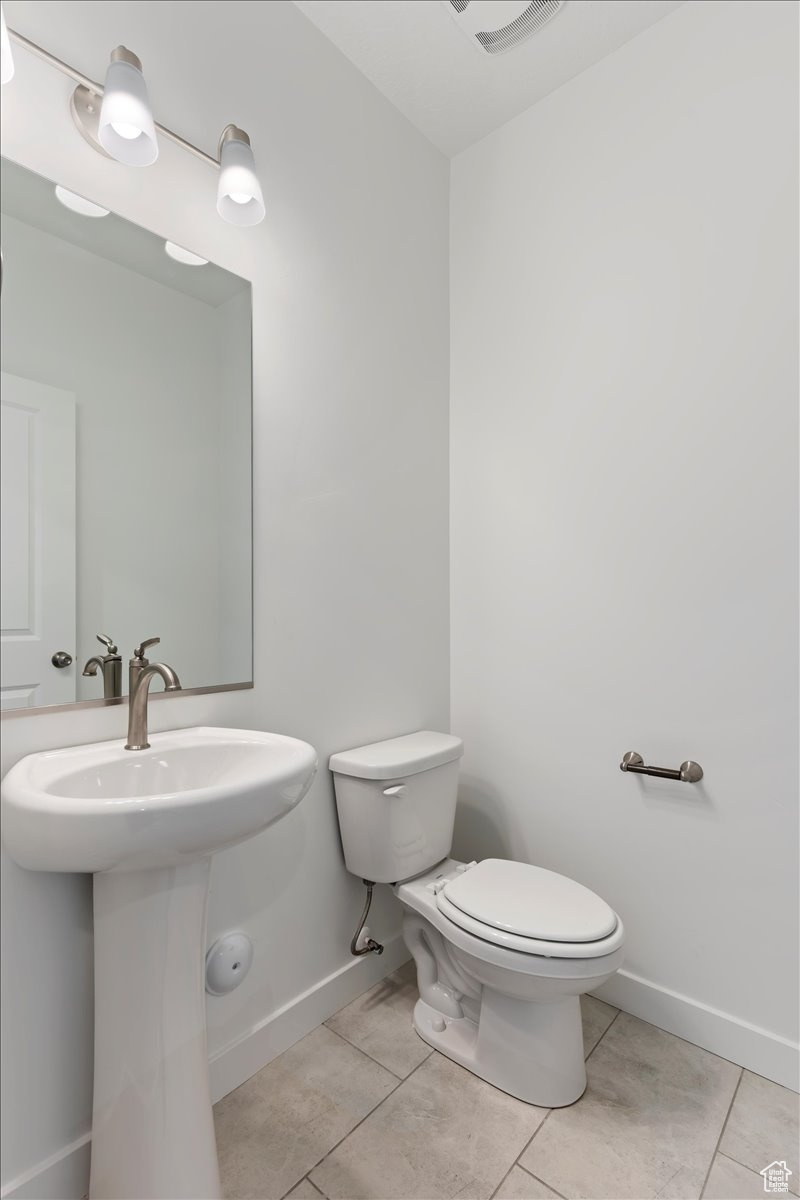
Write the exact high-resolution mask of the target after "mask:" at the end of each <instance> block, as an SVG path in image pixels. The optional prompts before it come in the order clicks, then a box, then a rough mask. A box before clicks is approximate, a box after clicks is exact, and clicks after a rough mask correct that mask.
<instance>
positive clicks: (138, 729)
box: [125, 638, 181, 750]
mask: <svg viewBox="0 0 800 1200" xmlns="http://www.w3.org/2000/svg"><path fill="white" fill-rule="evenodd" d="M160 641H161V638H147V640H146V641H144V642H142V644H141V646H137V647H136V649H135V650H134V652H133V658H132V659H131V660H130V662H129V663H128V740H127V742H126V743H125V749H126V750H148V749H149V748H150V743H149V742H148V740H147V700H148V697H149V695H150V684H151V683H152V682H153V680H154V679H155V677H156V675H159V676H160V677H161V679H163V680H164V691H166V692H179V691H180V690H181V681H180V679H179V678H178V675H177V672H176V671H173V669H172V667H168V666H167V664H166V663H151V662H150V661H149V660H148V659H146V658H145V656H144V652H145V650H146V649H147V647H148V646H157V645H158V643H159V642H160Z"/></svg>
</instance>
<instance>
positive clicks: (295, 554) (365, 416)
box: [2, 0, 448, 1198]
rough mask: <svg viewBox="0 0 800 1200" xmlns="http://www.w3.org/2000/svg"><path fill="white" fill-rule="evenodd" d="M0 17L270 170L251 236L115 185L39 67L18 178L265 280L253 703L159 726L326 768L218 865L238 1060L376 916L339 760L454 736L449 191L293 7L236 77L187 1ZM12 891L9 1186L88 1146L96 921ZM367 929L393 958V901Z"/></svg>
mask: <svg viewBox="0 0 800 1200" xmlns="http://www.w3.org/2000/svg"><path fill="white" fill-rule="evenodd" d="M4 8H5V10H6V17H7V20H8V23H9V24H10V25H11V26H12V27H18V28H19V29H20V30H21V31H22V32H23V33H25V34H27V35H28V36H30V37H33V38H34V39H35V40H38V41H40V42H42V43H43V44H44V45H46V46H47V47H48V48H49V49H51V50H52V51H53V52H54V53H56V54H58V55H59V56H61V57H63V58H65V59H67V60H69V61H71V62H73V63H74V64H75V65H76V66H78V67H80V68H82V69H84V70H86V71H87V72H89V73H92V74H94V75H98V74H102V72H103V70H104V65H105V63H106V61H107V56H108V53H109V50H110V49H111V48H112V47H113V46H115V45H117V44H118V43H119V42H121V41H124V42H125V43H126V44H127V45H129V46H131V47H133V48H134V49H135V50H136V52H137V53H138V54H139V55H140V56H141V58H142V59H143V61H144V64H145V70H146V73H147V76H148V80H149V81H150V88H151V96H152V99H153V103H154V106H155V108H156V111H157V114H158V116H159V118H160V119H162V120H164V121H166V122H167V123H168V124H170V125H172V126H173V127H174V128H175V129H177V130H179V131H181V132H182V133H184V134H185V135H186V136H188V137H190V138H192V139H193V140H195V141H196V142H197V143H199V144H201V145H203V146H205V147H208V148H212V147H214V146H215V145H216V140H217V137H218V134H219V132H220V130H221V129H222V128H223V126H224V125H225V124H226V123H227V122H229V121H231V120H233V121H236V122H237V123H239V124H241V125H242V126H243V127H244V128H246V129H247V130H248V132H249V133H250V135H251V137H252V140H253V145H254V148H255V152H256V154H257V156H258V159H259V162H260V165H261V172H262V180H263V185H264V192H265V197H266V202H267V218H266V220H265V221H264V223H263V224H262V225H261V226H259V227H258V228H257V229H255V230H237V229H234V228H233V227H231V226H229V225H226V224H224V223H223V222H222V221H221V220H220V219H219V218H218V217H217V215H216V211H215V208H214V186H215V180H214V177H213V173H212V172H210V171H209V169H208V168H207V167H206V166H204V164H202V163H200V162H197V161H196V160H194V159H192V158H191V157H189V156H188V155H186V154H182V153H181V152H180V151H179V150H178V149H177V148H175V147H173V146H172V145H170V144H169V143H162V146H161V154H160V157H159V160H158V163H157V164H155V165H154V166H152V167H149V168H148V169H147V170H146V171H141V172H136V171H133V170H130V169H126V168H124V167H121V166H119V165H118V164H116V163H113V162H110V161H107V160H105V159H103V158H101V157H100V156H99V155H97V154H95V153H94V152H93V151H92V150H91V149H90V148H89V147H88V146H87V145H86V144H85V143H84V142H83V141H82V139H81V138H80V137H79V136H78V134H77V133H76V131H75V130H74V128H73V126H72V124H71V121H70V117H69V113H68V106H67V101H68V97H69V92H70V87H69V84H68V82H67V81H66V80H65V79H64V78H63V77H62V76H60V75H58V74H57V73H55V72H53V71H52V70H49V69H48V68H46V67H45V66H44V65H43V64H40V63H38V62H36V61H35V60H33V59H31V58H30V57H29V56H27V55H25V54H24V53H23V52H22V51H20V50H17V53H16V59H17V76H16V77H15V80H14V82H13V83H12V84H11V85H9V86H7V87H6V88H4V89H3V114H2V116H3V134H4V149H5V153H6V154H7V155H8V156H9V157H11V158H13V159H15V160H17V161H19V162H22V163H23V164H24V165H26V166H29V167H30V168H31V169H33V170H37V171H39V172H40V173H42V174H44V175H47V176H48V177H50V178H53V179H58V180H60V181H61V182H62V183H63V184H64V185H65V186H67V187H69V188H71V189H72V190H74V191H77V192H81V193H83V194H86V195H89V196H91V197H92V198H93V199H95V200H97V201H98V202H100V203H102V204H105V205H106V206H107V207H109V208H112V209H114V210H115V211H117V212H119V213H121V214H122V215H123V216H126V217H129V218H130V219H131V220H133V221H136V222H138V223H139V224H142V225H144V226H146V227H148V228H151V229H153V230H155V231H157V232H158V233H160V234H161V235H162V236H165V237H169V238H171V239H173V240H174V241H177V242H179V243H180V244H182V245H185V246H188V247H189V248H191V249H193V250H195V251H197V252H199V253H201V254H203V255H204V256H206V257H208V258H211V259H213V260H214V261H216V262H218V263H220V265H222V266H224V267H226V268H228V269H229V270H231V271H234V272H236V273H237V274H240V275H242V276H244V277H246V278H249V279H252V281H253V306H254V360H253V366H254V387H255V408H254V426H255V429H254V438H255V680H256V685H255V690H254V691H253V692H239V693H231V694H228V695H225V694H222V695H216V696H208V697H180V696H178V697H170V698H167V699H160V700H158V701H157V703H155V704H154V705H153V707H152V709H151V719H152V727H153V728H155V729H158V728H168V727H171V726H172V727H174V726H178V725H191V724H196V723H198V722H208V723H210V724H222V725H224V724H227V725H235V724H237V723H238V724H241V725H242V726H250V727H256V728H266V729H273V730H276V731H279V732H284V733H289V734H293V735H296V736H299V737H302V738H306V739H307V740H309V741H310V742H312V743H313V744H314V745H315V746H316V748H317V750H318V751H319V754H320V759H321V763H322V764H323V769H322V770H321V771H320V775H319V777H318V780H317V782H316V783H315V785H314V787H313V789H312V791H311V793H310V794H309V795H308V796H307V797H306V799H304V801H303V803H302V804H301V805H299V806H298V808H297V809H296V810H295V811H294V812H293V813H292V814H291V815H290V816H288V817H287V818H286V819H285V820H284V821H283V822H282V823H280V824H279V825H277V826H275V827H274V828H273V829H271V830H270V831H268V833H266V834H265V835H264V836H262V837H260V838H256V839H254V840H253V841H252V842H250V843H247V844H246V845H244V846H242V847H239V848H235V849H233V850H230V851H226V852H225V853H223V854H220V855H219V856H218V857H217V858H216V859H215V862H214V868H213V871H212V894H211V908H210V929H209V937H213V936H214V935H216V934H217V933H219V932H222V931H224V930H225V929H228V928H231V927H232V926H234V927H239V926H241V927H244V928H246V929H247V930H248V931H249V932H250V933H251V935H252V936H253V937H254V940H255V944H256V957H255V961H254V965H253V968H252V972H251V975H250V977H249V978H248V979H247V980H246V982H245V983H244V984H243V985H242V986H241V988H240V989H239V990H238V991H236V992H234V993H233V994H232V995H231V996H229V997H228V998H227V999H215V1000H213V1001H212V1002H211V1003H210V1006H209V1025H210V1043H211V1044H210V1049H211V1052H212V1053H216V1052H218V1051H219V1050H221V1049H222V1048H223V1047H224V1046H226V1045H228V1044H230V1043H233V1042H236V1041H237V1039H241V1038H242V1037H244V1036H245V1035H246V1034H247V1033H248V1032H249V1031H250V1030H251V1029H252V1028H253V1027H254V1026H258V1025H259V1024H260V1023H262V1022H263V1021H264V1020H265V1018H268V1017H269V1016H270V1014H273V1013H276V1012H278V1011H279V1010H281V1008H282V1007H283V1006H285V1005H288V1004H291V1002H292V1001H293V1000H294V999H295V998H296V997H298V996H299V995H300V994H301V993H304V992H306V991H307V990H308V989H314V988H315V987H316V986H317V985H318V984H319V983H320V981H324V980H326V979H328V977H329V976H332V975H334V976H335V979H334V984H335V985H336V987H339V986H340V984H339V981H340V980H341V979H342V978H343V977H344V976H338V975H335V973H336V972H338V971H340V969H342V968H344V971H345V974H346V973H347V972H348V971H350V968H349V966H348V964H349V962H350V956H349V939H350V935H351V933H352V928H353V925H354V922H355V920H356V919H357V917H358V912H359V907H360V903H361V893H362V891H363V889H362V887H361V884H360V882H359V881H357V880H355V879H352V878H350V877H349V876H348V875H347V874H346V873H345V871H344V867H343V864H342V859H341V852H340V848H339V842H338V832H337V826H336V818H335V811H334V802H333V793H332V788H331V786H330V782H329V776H328V774H327V771H326V770H325V769H324V763H325V761H326V759H327V756H328V755H329V754H330V753H331V752H332V751H333V750H337V749H341V748H343V747H347V746H353V745H357V744H359V743H361V742H366V741H370V740H374V739H375V738H379V737H384V736H388V735H391V734H395V733H401V732H405V731H408V730H412V729H418V728H421V727H426V726H427V727H432V728H447V727H448V644H447V642H448V635H447V629H448V577H447V538H448V529H447V511H448V485H447V461H448V447H447V427H448V413H447V405H448V400H447V380H448V355H447V341H448V332H447V329H448V327H447V320H448V318H447V311H448V310H447V303H448V282H447V270H448V266H447V219H448V218H447V194H448V165H447V162H446V161H445V159H444V158H443V157H441V156H440V155H439V153H438V152H437V151H435V150H434V149H433V148H432V147H431V146H430V144H429V143H428V142H427V141H426V140H425V139H424V138H422V137H421V136H420V135H419V134H417V133H416V132H415V131H414V130H413V129H412V128H411V127H410V125H409V124H408V123H407V122H406V121H405V119H404V118H402V117H401V116H399V114H398V113H397V112H396V111H395V110H394V109H393V108H392V107H391V105H390V104H389V103H388V101H385V100H384V99H383V98H382V97H380V96H379V95H378V93H377V92H376V91H375V90H374V89H373V87H372V86H371V85H370V84H368V83H367V82H366V80H365V79H364V78H363V77H362V76H361V75H360V74H359V73H358V72H357V71H356V70H355V68H354V67H352V66H351V65H350V64H349V63H348V62H347V61H346V60H345V59H344V58H343V57H342V56H341V55H340V54H339V53H338V52H337V51H335V50H334V48H333V47H332V46H331V45H330V43H328V42H327V41H326V39H325V38H324V37H323V36H322V35H321V34H319V33H318V32H317V30H316V29H315V28H314V27H313V26H312V25H311V24H310V23H309V22H307V21H306V19H305V18H304V17H303V16H302V15H301V14H300V13H299V11H298V10H296V9H295V8H294V6H293V5H292V4H289V3H284V2H273V3H269V4H260V5H252V4H249V3H247V0H242V2H239V3H237V2H233V0H232V2H229V3H227V4H226V5H225V6H224V23H225V25H226V27H227V28H236V27H237V24H238V22H240V21H241V22H243V23H247V22H249V23H251V24H250V27H251V28H252V23H254V22H255V23H257V25H258V28H257V29H255V30H254V32H253V35H252V36H250V37H240V38H237V39H236V40H235V42H230V43H229V46H230V53H225V54H220V53H219V45H220V40H219V39H220V36H221V29H220V12H221V9H220V7H219V5H217V4H210V3H203V4H193V5H192V6H191V17H190V18H189V17H187V6H186V5H185V4H182V3H172V2H139V3H129V2H127V0H126V2H124V3H104V4H102V5H100V4H95V3H91V0H57V2H52V3H51V2H46V3H45V2H37V3H31V2H29V0H8V2H7V3H6V4H5V5H4ZM222 33H223V34H224V30H223V31H222ZM226 44H228V43H226ZM144 569H146V560H145V562H144V564H143V570H144ZM175 665H176V666H177V667H178V669H180V664H179V663H176V664H175ZM123 725H124V714H122V713H120V711H119V710H117V709H106V710H98V711H95V710H92V711H82V712H75V713H67V714H50V715H47V716H36V717H15V718H14V719H12V720H9V721H6V722H5V723H4V726H3V735H4V736H3V759H2V768H3V770H6V769H7V768H8V767H9V766H10V765H11V764H12V763H13V762H14V761H15V760H16V759H17V758H18V757H20V756H21V755H22V754H24V753H27V752H29V751H31V750H35V749H41V748H43V747H48V746H57V745H63V744H71V743H76V742H82V741H91V740H93V739H102V738H111V737H121V736H122V734H123ZM2 875H3V888H4V903H3V918H4V922H5V924H4V930H3V939H2V953H3V978H4V987H5V989H6V991H5V993H4V1000H5V1003H4V1005H3V1017H4V1021H6V1027H5V1031H4V1038H5V1040H4V1044H3V1050H4V1052H3V1055H2V1071H3V1085H4V1088H5V1103H3V1105H2V1112H3V1120H4V1122H5V1123H6V1124H5V1127H4V1131H3V1139H2V1141H3V1150H4V1154H5V1156H6V1158H5V1161H4V1165H3V1180H4V1182H8V1181H10V1180H12V1179H13V1178H14V1177H17V1176H19V1175H20V1174H24V1173H25V1172H26V1171H28V1170H30V1169H35V1166H36V1164H37V1163H39V1162H41V1160H42V1159H44V1158H45V1156H47V1155H49V1154H52V1153H58V1152H59V1151H60V1149H61V1148H62V1147H63V1146H64V1145H65V1144H66V1143H68V1142H69V1141H70V1139H74V1138H79V1137H81V1136H82V1135H83V1133H84V1131H85V1130H86V1129H88V1123H89V1114H90V1095H91V1004H92V1002H91V975H90V965H91V906H90V885H89V882H88V881H87V880H83V879H81V878H78V877H68V876H65V877H63V878H61V877H58V876H37V875H34V874H29V873H25V872H23V871H20V870H18V869H17V868H16V867H15V866H14V865H13V864H11V863H9V862H8V860H4V862H3V872H2ZM372 924H373V925H374V928H375V931H376V933H377V934H378V935H379V936H381V935H382V936H384V937H386V938H387V939H388V940H389V942H390V943H391V942H392V935H394V934H397V932H398V929H399V924H398V922H397V915H396V912H395V909H394V907H393V903H392V902H390V900H389V898H388V897H387V896H385V895H384V896H382V897H381V898H380V901H379V904H378V907H377V911H376V916H375V921H374V922H373V923H372ZM395 945H396V946H397V947H398V952H400V951H399V943H395ZM369 969H373V970H376V971H381V972H382V971H385V970H387V969H391V956H390V954H389V952H388V951H387V955H386V956H384V959H383V960H380V959H376V960H371V962H370V964H366V965H365V967H364V968H363V969H362V967H361V966H358V967H356V968H355V970H354V972H351V974H352V976H353V978H361V979H362V980H363V979H366V978H367V975H366V974H364V971H368V970H369ZM358 972H361V975H358V974H357V973H358ZM349 977H350V976H348V978H349ZM342 986H343V985H342ZM356 990H358V986H357V985H356ZM334 992H335V988H332V990H328V991H324V989H323V993H322V997H323V998H322V1001H321V1002H324V1001H325V997H326V996H327V997H329V998H330V997H331V996H333V995H334ZM336 994H337V995H339V996H341V994H342V993H341V990H340V991H339V992H338V993H336ZM339 1002H341V1001H339ZM304 1003H305V1001H304ZM335 1006H336V1005H335V1004H334V1007H335ZM298 1007H299V1008H302V1006H298ZM307 1011H309V1010H308V1009H307V1008H302V1012H307ZM303 1019H304V1018H303ZM316 1019H320V1018H319V1015H317V1017H316ZM298 1021H300V1024H298V1025H296V1026H295V1027H293V1028H294V1036H297V1031H298V1030H299V1032H302V1031H303V1030H302V1028H301V1024H302V1021H301V1019H300V1018H298ZM312 1023H315V1021H312ZM287 1028H288V1026H287V1024H286V1022H284V1024H283V1025H282V1026H281V1029H282V1031H283V1032H282V1034H281V1036H283V1037H284V1038H285V1037H286V1036H287V1034H286V1029H287ZM262 1032H263V1030H262ZM267 1033H269V1027H267ZM266 1041H267V1043H268V1042H269V1037H268V1036H267V1038H266ZM264 1044H265V1043H264V1041H263V1039H262V1041H259V1046H260V1047H261V1048H262V1049H263V1048H264ZM269 1050H270V1046H269V1045H267V1051H269ZM272 1050H273V1052H274V1047H272ZM251 1065H252V1066H253V1069H255V1067H256V1066H258V1062H257V1061H255V1060H252V1063H251ZM36 1194H37V1195H39V1196H41V1195H42V1192H41V1191H38V1192H37V1193H36ZM57 1194H59V1195H61V1196H62V1198H63V1196H64V1194H65V1193H64V1192H63V1191H62V1192H60V1193H57ZM77 1194H78V1195H80V1194H81V1193H80V1192H78V1193H77Z"/></svg>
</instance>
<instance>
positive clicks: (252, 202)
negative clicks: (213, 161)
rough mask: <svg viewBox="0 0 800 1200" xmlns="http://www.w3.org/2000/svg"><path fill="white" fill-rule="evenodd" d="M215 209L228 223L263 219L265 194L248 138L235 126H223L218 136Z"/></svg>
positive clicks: (246, 222)
mask: <svg viewBox="0 0 800 1200" xmlns="http://www.w3.org/2000/svg"><path fill="white" fill-rule="evenodd" d="M217 212H218V213H219V215H220V216H221V217H224V218H225V220H226V221H230V223H231V225H257V224H258V222H259V221H263V219H264V197H263V196H262V194H261V184H260V183H259V182H258V175H257V174H256V160H255V158H254V157H253V151H252V150H251V149H250V138H249V137H248V136H247V134H246V133H245V131H244V130H243V129H237V127H236V126H235V125H226V126H225V128H224V129H223V131H222V137H221V138H220V139H219V186H218V188H217Z"/></svg>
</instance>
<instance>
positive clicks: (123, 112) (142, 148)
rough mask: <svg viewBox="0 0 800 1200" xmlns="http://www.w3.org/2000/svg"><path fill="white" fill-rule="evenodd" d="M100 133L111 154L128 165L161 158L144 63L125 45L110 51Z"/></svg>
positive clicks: (138, 165) (139, 165) (140, 165)
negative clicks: (143, 72)
mask: <svg viewBox="0 0 800 1200" xmlns="http://www.w3.org/2000/svg"><path fill="white" fill-rule="evenodd" d="M97 136H98V137H99V139H100V145H101V146H102V147H103V149H104V150H106V151H107V152H108V153H109V154H110V155H111V157H112V158H115V159H116V160H117V162H121V163H126V164H127V165H128V166H131V167H146V166H148V165H149V164H150V163H153V162H155V161H156V159H157V158H158V142H157V141H156V130H155V125H154V124H153V114H152V111H151V109H150V100H149V98H148V95H147V84H146V83H145V81H144V75H142V64H141V62H140V61H139V59H138V58H137V57H136V55H135V54H133V53H132V52H131V51H130V50H126V48H125V47H124V46H117V48H116V50H114V51H113V52H112V54H111V63H110V65H109V68H108V71H107V73H106V85H105V89H104V91H103V104H102V107H101V109H100V124H99V127H98V131H97Z"/></svg>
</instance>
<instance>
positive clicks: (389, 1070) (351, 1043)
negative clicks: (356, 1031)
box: [325, 1025, 433, 1083]
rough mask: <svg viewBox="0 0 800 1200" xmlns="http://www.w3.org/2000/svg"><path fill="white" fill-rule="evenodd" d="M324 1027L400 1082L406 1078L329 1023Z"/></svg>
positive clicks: (406, 1076)
mask: <svg viewBox="0 0 800 1200" xmlns="http://www.w3.org/2000/svg"><path fill="white" fill-rule="evenodd" d="M325 1028H326V1029H327V1031H328V1033H335V1034H336V1036H337V1037H338V1038H341V1039H342V1041H343V1042H344V1043H345V1045H347V1046H350V1047H351V1049H353V1050H358V1052H359V1054H363V1055H364V1057H365V1058H368V1059H369V1060H370V1062H374V1063H375V1065H376V1066H377V1067H380V1068H381V1069H382V1070H384V1071H388V1072H389V1074H390V1075H393V1076H394V1078H395V1079H399V1080H400V1082H401V1083H402V1082H403V1079H404V1078H405V1079H408V1075H405V1076H403V1075H398V1074H397V1071H392V1070H391V1068H390V1067H387V1066H384V1064H383V1063H382V1062H379V1061H378V1059H377V1058H373V1057H372V1055H371V1054H368V1053H367V1051H366V1050H364V1048H363V1047H362V1046H357V1045H356V1044H355V1042H351V1041H350V1038H347V1037H345V1036H344V1034H343V1033H339V1030H338V1029H331V1027H330V1025H326V1026H325ZM431 1054H433V1051H432V1050H431ZM427 1057H429V1056H428V1055H426V1056H425V1058H427ZM424 1061H425V1059H423V1060H422V1062H424ZM417 1066H422V1063H417ZM416 1069H417V1067H415V1068H414V1070H415V1071H416Z"/></svg>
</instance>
